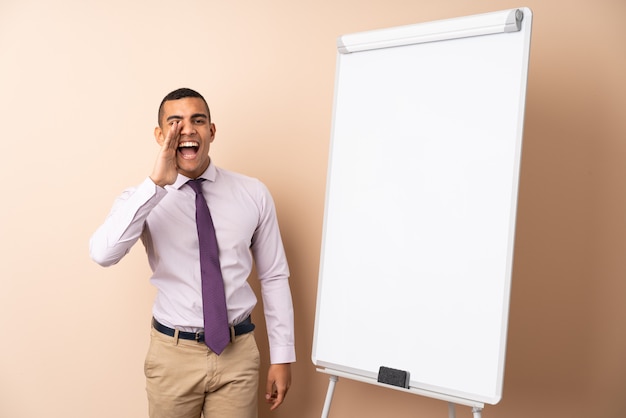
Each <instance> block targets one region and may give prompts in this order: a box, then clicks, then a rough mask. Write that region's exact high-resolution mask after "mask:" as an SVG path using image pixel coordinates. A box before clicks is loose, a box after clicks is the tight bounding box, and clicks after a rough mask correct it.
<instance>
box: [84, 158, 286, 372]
mask: <svg viewBox="0 0 626 418" xmlns="http://www.w3.org/2000/svg"><path fill="white" fill-rule="evenodd" d="M200 177H202V178H204V179H205V181H203V182H202V192H203V195H204V197H205V199H206V200H207V203H208V205H209V210H210V211H211V216H212V218H213V223H214V226H215V233H216V236H217V242H218V245H219V250H220V257H219V258H220V264H221V268H222V276H223V278H224V291H225V293H226V305H227V307H228V320H229V322H230V324H231V325H234V324H238V323H239V322H241V321H243V320H244V319H245V318H246V317H247V316H248V315H250V313H251V312H252V309H253V308H254V306H255V305H256V302H257V299H256V297H255V295H254V292H253V291H252V289H251V287H250V285H249V284H248V281H247V280H248V277H249V276H250V273H251V271H252V265H253V259H254V263H255V267H256V271H257V274H258V278H259V281H260V283H261V294H262V297H263V306H264V311H265V320H266V325H267V330H268V338H269V343H270V362H271V363H272V364H275V363H291V362H294V361H295V346H294V324H293V307H292V300H291V291H290V288H289V281H288V278H289V267H288V265H287V260H286V257H285V251H284V249H283V244H282V240H281V237H280V231H279V228H278V222H277V219H276V210H275V207H274V201H273V200H272V196H271V195H270V193H269V191H268V189H267V188H266V187H265V185H264V184H263V183H261V182H260V181H259V180H257V179H254V178H250V177H247V176H244V175H241V174H237V173H233V172H231V171H227V170H223V169H221V168H218V167H216V166H215V165H214V164H213V162H211V163H210V164H209V167H208V168H207V170H206V171H205V172H204V173H203V174H202V175H201V176H200ZM188 180H189V179H188V178H187V177H185V176H183V175H181V174H179V175H178V178H177V180H176V182H175V183H174V184H172V185H171V186H166V187H165V188H162V187H159V186H157V185H156V184H154V182H153V181H152V180H151V179H150V178H149V177H148V178H146V180H145V181H144V182H143V183H142V184H140V185H139V186H137V187H134V188H130V189H127V190H126V191H124V193H123V194H122V195H121V196H120V197H118V199H117V200H116V201H115V204H114V205H113V208H112V210H111V212H110V214H109V216H108V217H107V219H106V220H105V222H104V224H103V225H101V226H100V228H98V230H97V231H96V232H95V233H94V235H93V236H92V237H91V240H90V243H89V244H90V255H91V258H92V259H93V260H94V261H96V262H97V263H98V264H100V265H102V266H110V265H113V264H115V263H117V262H118V261H120V260H121V259H122V258H123V257H124V256H125V255H126V254H127V253H128V251H130V248H131V247H132V246H133V245H134V244H135V242H137V240H138V239H139V238H141V240H142V242H143V244H144V246H145V248H146V252H147V254H148V261H149V263H150V267H151V269H152V277H151V279H150V280H151V282H152V284H153V285H154V286H156V288H157V296H156V299H155V301H154V306H153V315H154V317H155V319H156V320H157V321H159V322H160V323H162V324H163V325H166V326H168V327H170V328H177V329H179V330H182V331H191V332H196V331H198V330H201V329H202V327H203V314H202V292H201V283H200V261H199V252H198V233H197V229H196V219H195V214H196V209H195V192H194V191H193V189H192V188H191V187H190V186H189V185H186V184H185V183H186V182H187V181H188Z"/></svg>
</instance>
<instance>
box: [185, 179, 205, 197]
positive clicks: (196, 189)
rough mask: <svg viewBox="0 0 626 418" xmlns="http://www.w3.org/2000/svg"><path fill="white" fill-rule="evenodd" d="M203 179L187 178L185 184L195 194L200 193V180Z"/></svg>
mask: <svg viewBox="0 0 626 418" xmlns="http://www.w3.org/2000/svg"><path fill="white" fill-rule="evenodd" d="M203 181H204V179H202V178H197V179H194V180H189V181H188V182H187V184H188V185H189V186H190V187H191V188H192V189H193V191H194V192H196V194H202V182H203Z"/></svg>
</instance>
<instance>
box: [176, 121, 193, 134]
mask: <svg viewBox="0 0 626 418" xmlns="http://www.w3.org/2000/svg"><path fill="white" fill-rule="evenodd" d="M180 123H181V124H182V127H181V128H180V134H181V135H193V134H195V133H196V129H195V128H194V126H193V123H191V122H189V121H181V122H180Z"/></svg>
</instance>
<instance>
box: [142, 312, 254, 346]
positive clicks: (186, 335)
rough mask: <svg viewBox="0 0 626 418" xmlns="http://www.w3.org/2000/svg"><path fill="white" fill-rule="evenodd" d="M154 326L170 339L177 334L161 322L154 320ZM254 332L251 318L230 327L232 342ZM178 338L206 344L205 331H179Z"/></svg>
mask: <svg viewBox="0 0 626 418" xmlns="http://www.w3.org/2000/svg"><path fill="white" fill-rule="evenodd" d="M152 326H153V327H154V329H156V330H157V331H159V332H160V333H161V334H165V335H168V336H170V337H173V336H174V335H175V334H176V330H175V329H173V328H170V327H166V326H165V325H163V324H161V323H160V322H159V321H157V320H156V319H154V318H152ZM253 330H254V324H253V323H252V320H251V319H250V316H248V317H247V318H246V319H244V320H243V321H241V322H240V323H238V324H237V325H235V326H232V327H230V335H231V338H230V339H231V341H232V339H233V335H234V336H237V335H243V334H247V333H249V332H251V331H253ZM178 338H181V339H183V340H195V341H197V342H199V343H203V342H204V331H199V332H186V331H178Z"/></svg>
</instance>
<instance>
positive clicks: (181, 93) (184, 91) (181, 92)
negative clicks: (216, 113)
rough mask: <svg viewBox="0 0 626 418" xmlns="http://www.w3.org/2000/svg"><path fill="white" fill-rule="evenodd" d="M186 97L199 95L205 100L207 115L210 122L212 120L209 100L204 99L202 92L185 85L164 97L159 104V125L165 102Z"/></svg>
mask: <svg viewBox="0 0 626 418" xmlns="http://www.w3.org/2000/svg"><path fill="white" fill-rule="evenodd" d="M185 97H198V98H200V99H202V101H203V102H204V105H205V106H206V111H207V115H208V116H209V122H211V111H210V110H209V105H208V104H207V102H206V100H205V99H204V97H202V95H201V94H200V93H198V92H197V91H195V90H192V89H188V88H186V87H183V88H180V89H176V90H174V91H172V92H170V93H168V94H167V95H166V96H165V97H164V98H163V100H161V104H160V105H159V116H158V118H159V126H161V119H162V118H163V105H164V104H165V102H168V101H170V100H179V99H184V98H185Z"/></svg>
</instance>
